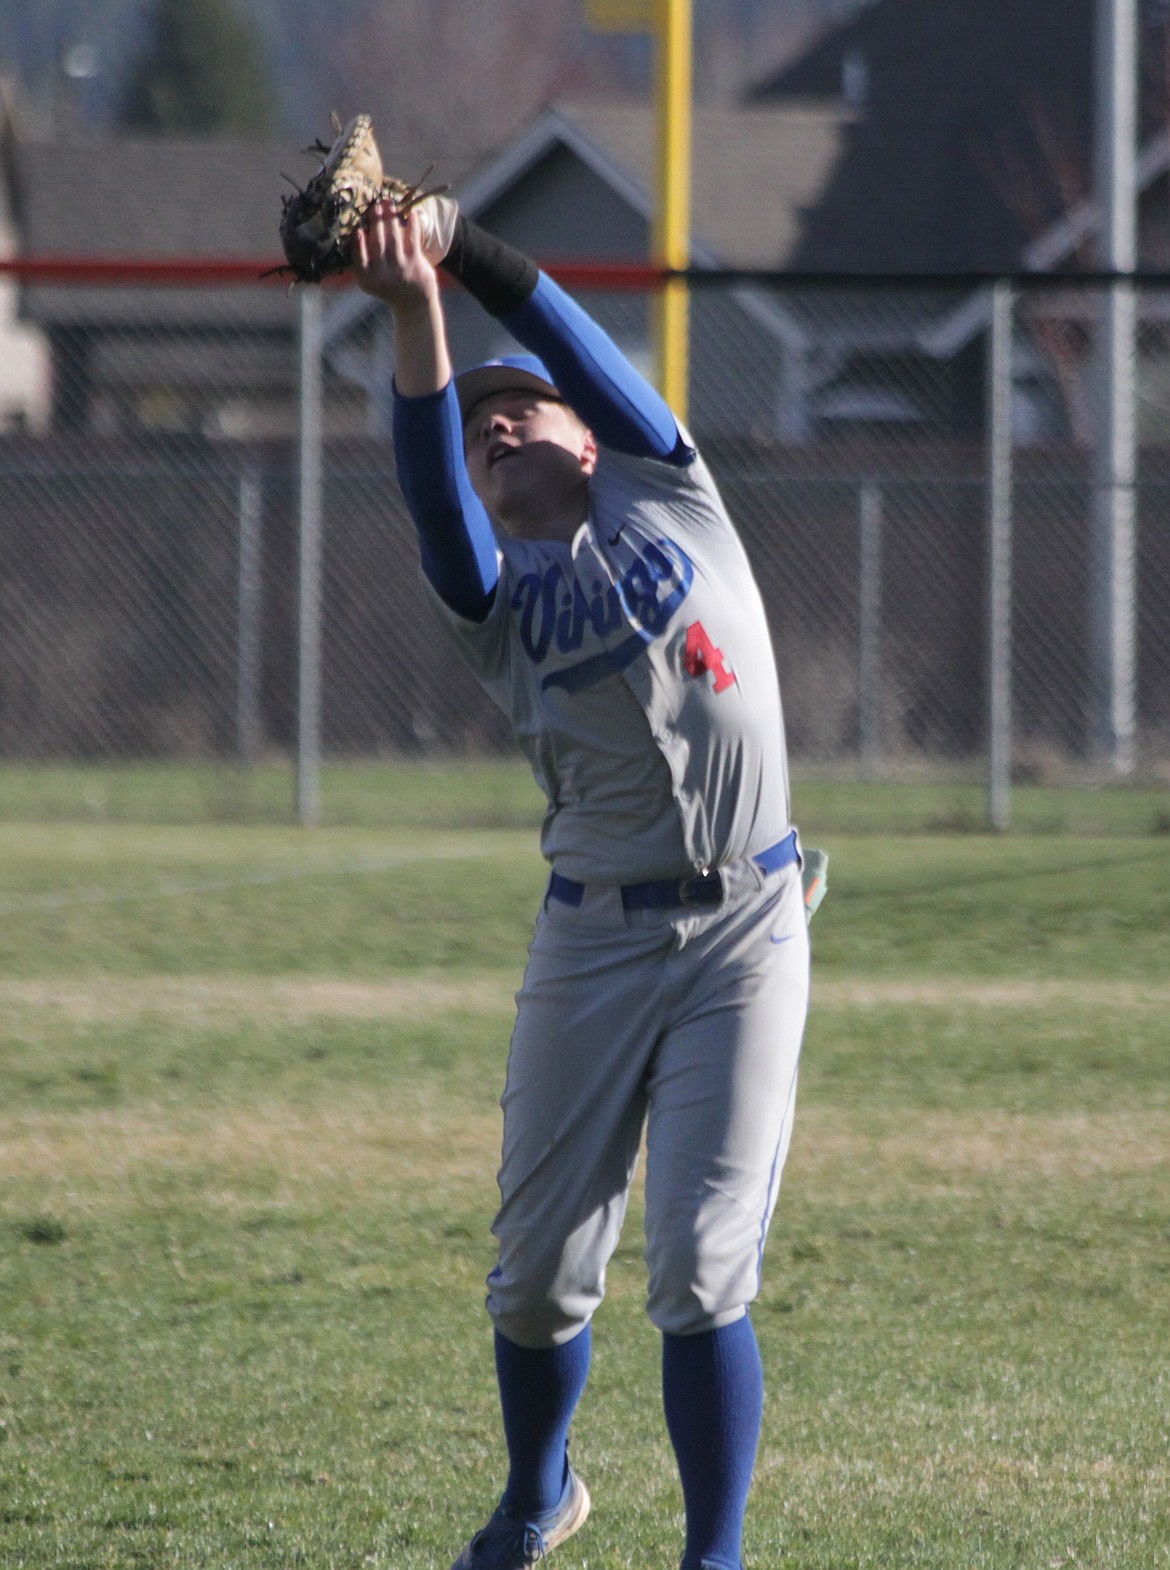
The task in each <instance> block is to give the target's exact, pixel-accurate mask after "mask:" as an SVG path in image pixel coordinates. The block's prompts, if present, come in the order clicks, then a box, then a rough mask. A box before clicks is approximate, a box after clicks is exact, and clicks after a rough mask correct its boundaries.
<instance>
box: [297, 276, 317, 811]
mask: <svg viewBox="0 0 1170 1570" xmlns="http://www.w3.org/2000/svg"><path fill="white" fill-rule="evenodd" d="M300 336H301V356H300V379H301V405H300V497H299V517H298V525H299V600H298V627H297V677H298V680H297V770H296V795H297V799H296V811H297V821H298V822H299V823H302V824H314V823H317V822H318V821H319V819H320V816H321V484H322V479H321V474H322V453H321V448H322V431H321V421H322V406H321V295H320V291H319V290H316V289H302V290H301V334H300Z"/></svg>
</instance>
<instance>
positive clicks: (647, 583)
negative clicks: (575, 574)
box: [512, 540, 695, 665]
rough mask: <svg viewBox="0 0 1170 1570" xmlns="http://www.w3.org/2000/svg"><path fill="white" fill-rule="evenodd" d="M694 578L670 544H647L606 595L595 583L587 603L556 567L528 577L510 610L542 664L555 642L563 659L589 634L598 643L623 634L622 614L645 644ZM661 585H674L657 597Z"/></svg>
mask: <svg viewBox="0 0 1170 1570" xmlns="http://www.w3.org/2000/svg"><path fill="white" fill-rule="evenodd" d="M694 575H695V570H694V566H693V564H692V563H691V561H690V559H689V558H688V557H687V556H686V555H685V554H684V553H683V552H682V551H681V550H680V549H679V548H678V546H677V545H674V544H673V543H672V542H670V541H668V540H660V541H659V542H658V543H657V544H656V545H647V546H646V547H645V548H644V552H643V554H642V555H641V556H636V557H635V558H634V560H633V562H631V564H630V566H629V567H627V569H626V571H625V572H624V573H623V574H622V576H621V578H620V579H619V580H618V582H617V583H616V584H615V585H612V586H611V587H610V588H608V589H606V590H605V592H604V593H603V592H602V585H601V583H600V582H599V581H597V580H595V581H594V582H593V583H592V584H591V586H590V594H589V598H588V599H586V597H585V593H584V591H583V589H582V588H581V586H580V584H579V583H577V582H576V580H575V579H574V580H573V582H572V585H571V586H570V584H569V583H568V582H567V581H566V578H565V574H564V572H563V571H562V569H561V567H560V566H559V565H558V564H556V563H554V564H553V565H552V566H550V567H548V568H546V570H545V571H544V573H543V574H541V573H535V572H528V573H525V574H524V576H523V577H522V578H521V579H520V581H519V582H518V583H517V585H516V588H515V591H514V593H513V595H512V609H513V610H514V611H519V613H520V626H519V632H520V641H521V643H522V644H523V645H524V650H525V653H526V654H527V655H528V658H529V659H530V660H531V661H532V663H533V664H534V665H540V664H542V663H543V661H544V660H545V659H546V658H547V656H548V651H549V649H550V648H551V647H552V645H553V642H554V641H555V643H556V646H557V649H558V650H559V651H560V652H561V653H562V654H574V653H576V651H577V650H578V649H579V648H580V647H581V645H582V643H583V642H584V641H585V633H586V630H587V629H588V630H591V631H592V633H593V634H594V636H595V637H597V638H606V637H611V636H613V635H614V634H615V633H618V632H620V631H621V628H622V612H623V611H624V612H625V615H626V617H627V618H628V619H629V620H630V621H631V622H632V623H633V624H634V627H635V629H636V630H637V633H638V635H639V637H640V638H641V639H642V640H644V641H648V640H649V639H651V638H654V637H657V635H658V634H659V633H660V632H661V631H662V630H663V629H664V628H665V626H666V624H667V622H668V621H669V620H670V618H671V617H672V616H673V615H674V613H675V611H676V610H677V609H678V607H679V606H680V605H681V604H682V602H683V600H685V599H686V597H687V594H688V593H689V592H690V587H691V583H692V581H693V580H694ZM663 584H666V585H669V586H670V587H669V591H668V592H667V593H666V594H664V595H662V597H661V598H659V592H660V587H661V585H663Z"/></svg>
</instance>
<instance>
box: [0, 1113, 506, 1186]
mask: <svg viewBox="0 0 1170 1570" xmlns="http://www.w3.org/2000/svg"><path fill="white" fill-rule="evenodd" d="M437 1099H438V1098H435V1101H436V1104H435V1105H429V1104H428V1103H427V1102H426V1101H424V1100H422V1099H421V1098H414V1099H412V1100H410V1101H407V1102H406V1103H405V1104H401V1103H400V1104H399V1105H398V1106H395V1107H391V1106H386V1105H377V1106H374V1105H361V1104H357V1105H352V1106H346V1107H331V1108H328V1109H323V1110H322V1111H320V1112H314V1113H312V1114H311V1115H310V1114H303V1113H299V1112H293V1111H290V1110H289V1109H288V1108H285V1107H270V1108H265V1107H259V1108H255V1109H250V1110H248V1111H247V1112H227V1113H223V1112H218V1111H217V1112H208V1113H207V1114H206V1115H199V1114H194V1113H184V1114H183V1115H182V1116H180V1117H173V1116H170V1115H169V1114H167V1113H160V1112H152V1111H151V1109H141V1108H139V1109H135V1110H133V1111H90V1112H87V1113H86V1114H85V1116H84V1118H79V1117H73V1116H68V1115H65V1114H60V1113H46V1114H25V1115H22V1116H19V1117H16V1118H13V1119H11V1120H10V1121H9V1123H8V1125H7V1128H6V1130H5V1131H4V1133H3V1134H2V1135H0V1179H10V1180H16V1179H21V1180H25V1181H28V1180H33V1181H39V1182H48V1183H51V1184H54V1185H59V1186H61V1187H63V1188H69V1187H71V1186H74V1185H79V1186H80V1187H81V1188H82V1189H84V1190H85V1203H86V1204H87V1205H89V1206H100V1205H101V1204H103V1203H105V1202H116V1203H121V1201H122V1199H123V1198H124V1193H125V1190H126V1189H127V1188H130V1187H132V1186H133V1185H134V1183H135V1182H136V1180H137V1179H138V1178H139V1177H141V1176H143V1175H149V1174H151V1173H153V1172H161V1171H166V1172H168V1173H171V1174H175V1173H177V1172H180V1171H184V1170H186V1171H189V1172H200V1173H207V1172H208V1171H209V1169H210V1170H211V1171H212V1172H214V1173H215V1174H216V1176H217V1180H218V1187H219V1199H218V1201H217V1199H216V1192H215V1189H216V1186H217V1185H215V1184H213V1186H212V1192H211V1193H210V1194H209V1195H208V1196H206V1199H207V1200H208V1201H209V1202H212V1203H216V1202H219V1203H223V1204H225V1205H228V1206H231V1205H233V1204H235V1203H236V1200H235V1197H234V1189H233V1184H235V1183H237V1182H238V1183H240V1184H244V1183H246V1182H247V1181H248V1180H249V1178H250V1177H251V1176H252V1175H254V1174H255V1173H257V1172H258V1171H262V1172H264V1173H266V1174H271V1173H275V1174H277V1182H278V1189H277V1192H276V1194H275V1195H274V1196H273V1199H272V1201H271V1202H272V1203H275V1204H278V1205H279V1204H281V1203H288V1204H293V1203H301V1202H303V1201H304V1200H305V1198H306V1195H309V1194H312V1193H319V1192H321V1191H322V1190H334V1191H335V1190H337V1189H345V1190H346V1191H349V1192H355V1191H356V1192H357V1193H359V1194H361V1193H367V1192H368V1193H375V1192H377V1191H379V1190H382V1191H385V1189H386V1188H387V1187H389V1186H392V1185H403V1184H431V1183H436V1182H441V1183H444V1184H448V1185H450V1184H457V1185H462V1184H464V1183H471V1182H475V1183H483V1182H488V1181H490V1180H491V1176H492V1174H493V1173H494V1171H495V1167H496V1165H497V1162H498V1156H499V1143H500V1128H499V1122H500V1120H499V1115H498V1113H497V1114H495V1115H491V1114H489V1113H483V1114H481V1115H476V1116H470V1115H467V1114H463V1115H462V1116H460V1117H453V1116H449V1115H446V1114H445V1113H444V1111H443V1109H442V1107H441V1105H439V1104H437Z"/></svg>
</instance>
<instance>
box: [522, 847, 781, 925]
mask: <svg viewBox="0 0 1170 1570" xmlns="http://www.w3.org/2000/svg"><path fill="white" fill-rule="evenodd" d="M799 854H800V852H799V851H798V850H797V848H796V830H795V829H793V830H791V832H790V833H788V834H786V835H785V836H784V838H783V839H782V840H777V842H776V844H775V845H769V847H768V849H767V850H762V851H761V852H760V854H759V855H758V856H753V857H752V860H753V861H754V862H755V864H756V866H757V867H759V868H760V869H761V870H762V871H764V872H779V871H780V869H781V867H791V866H792V864H793V862H794V861H796V860H797V859H798V857H799ZM548 895H549V898H550V899H555V900H557V901H559V902H560V904H562V905H573V906H577V905H579V904H580V903H581V901H582V900H583V899H584V898H585V885H584V884H583V883H578V882H577V880H576V879H575V878H563V877H562V876H561V875H560V873H559V872H554V873H553V874H552V876H551V877H550V878H549V880H548ZM621 895H622V908H623V909H624V910H674V909H676V908H677V907H678V906H680V905H686V906H705V905H718V904H719V903H720V901H721V900H722V899H723V879H722V877H720V875H719V868H718V867H712V868H710V870H709V871H707V872H698V873H696V874H695V876H694V877H692V878H662V879H659V880H658V881H657V882H654V883H623V884H622V886H621Z"/></svg>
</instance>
